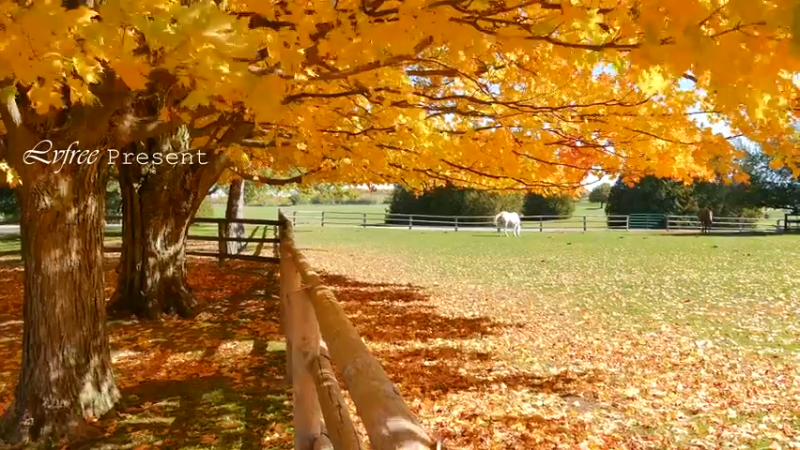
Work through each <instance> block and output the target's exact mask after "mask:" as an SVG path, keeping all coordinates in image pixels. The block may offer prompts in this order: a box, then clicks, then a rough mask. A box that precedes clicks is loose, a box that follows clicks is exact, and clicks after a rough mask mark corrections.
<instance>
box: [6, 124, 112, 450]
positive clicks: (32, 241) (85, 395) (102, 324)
mask: <svg viewBox="0 0 800 450" xmlns="http://www.w3.org/2000/svg"><path fill="white" fill-rule="evenodd" d="M28 140H29V139H20V140H17V141H11V144H12V145H14V146H15V147H17V148H32V147H31V146H29V142H28ZM69 142H70V141H67V142H55V143H54V145H53V148H54V149H66V148H67V146H68V144H69ZM81 144H84V142H81ZM96 144H97V143H90V142H86V143H85V144H84V145H92V146H91V147H90V146H83V147H81V148H98V147H96V146H94V145H96ZM34 145H35V142H34ZM17 167H19V168H20V170H21V174H22V181H23V184H22V185H21V186H19V188H18V195H19V199H20V206H21V209H22V217H21V220H20V228H21V234H22V255H23V258H24V266H25V294H24V295H25V302H24V306H23V317H24V326H23V350H22V366H21V370H20V378H19V383H18V385H17V390H16V393H15V397H14V403H13V404H12V405H11V406H10V407H9V409H8V410H6V411H5V414H4V416H3V419H2V422H0V439H2V440H4V441H6V442H7V443H12V444H13V443H20V442H28V441H37V440H43V441H44V440H49V439H50V438H56V439H58V438H60V437H66V436H74V434H75V433H76V432H77V431H78V430H81V429H84V427H83V425H85V424H86V421H85V419H86V418H88V417H99V416H101V415H103V414H104V413H106V412H107V411H109V410H110V409H111V408H112V407H113V406H114V404H115V403H116V402H117V400H118V398H119V391H118V390H117V387H116V384H115V382H114V376H113V373H112V370H111V359H110V354H109V344H108V335H107V330H106V312H105V306H106V305H105V295H104V292H103V228H102V226H103V210H104V205H105V195H104V194H105V179H104V178H105V177H104V173H103V172H104V171H105V167H107V165H106V164H105V163H103V162H102V161H101V162H100V163H98V164H82V165H81V164H77V163H72V164H70V163H67V164H65V165H64V166H63V167H62V168H61V170H60V171H58V172H57V170H58V165H57V164H56V165H55V166H52V165H46V164H44V163H35V164H32V165H27V166H24V167H23V166H22V165H17Z"/></svg>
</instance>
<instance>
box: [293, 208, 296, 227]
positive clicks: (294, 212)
mask: <svg viewBox="0 0 800 450" xmlns="http://www.w3.org/2000/svg"><path fill="white" fill-rule="evenodd" d="M295 225H297V211H292V226H295Z"/></svg>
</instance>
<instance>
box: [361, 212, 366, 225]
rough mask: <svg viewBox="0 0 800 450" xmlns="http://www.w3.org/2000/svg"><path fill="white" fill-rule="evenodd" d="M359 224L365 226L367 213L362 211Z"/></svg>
mask: <svg viewBox="0 0 800 450" xmlns="http://www.w3.org/2000/svg"><path fill="white" fill-rule="evenodd" d="M361 226H362V227H364V228H367V213H362V216H361Z"/></svg>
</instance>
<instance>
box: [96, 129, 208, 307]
mask: <svg viewBox="0 0 800 450" xmlns="http://www.w3.org/2000/svg"><path fill="white" fill-rule="evenodd" d="M188 142H189V135H188V131H187V130H186V129H185V128H181V129H180V130H178V131H177V132H176V133H175V134H173V135H168V136H162V137H159V138H157V139H151V140H150V141H149V142H147V143H144V144H143V145H142V144H136V145H135V147H136V148H135V149H134V148H130V149H128V150H127V152H132V153H149V154H151V155H152V154H153V153H155V152H161V153H163V154H164V155H166V154H169V153H174V152H179V151H186V150H187V146H188ZM187 155H188V154H187ZM191 156H192V160H191V161H190V160H189V159H188V156H187V157H186V158H187V159H186V160H184V162H183V163H180V164H174V165H172V164H166V163H164V164H159V165H156V164H151V165H138V164H131V165H125V164H121V163H120V164H118V168H119V171H120V187H121V190H122V204H123V207H122V209H123V211H124V214H123V219H122V256H121V258H120V266H119V267H118V269H117V270H118V272H119V278H118V281H117V288H116V291H115V293H114V296H113V298H112V301H111V304H110V305H109V309H110V312H112V313H113V314H123V313H128V314H134V315H136V316H137V317H140V318H143V319H149V320H157V319H158V318H159V317H160V316H161V315H162V314H170V313H177V314H178V315H179V316H181V317H184V318H191V317H194V316H195V315H196V314H197V313H198V312H199V308H200V305H199V304H198V302H197V300H196V299H195V298H194V297H193V295H192V291H191V289H190V287H189V285H188V283H187V276H186V235H187V234H188V231H189V225H190V223H191V220H192V218H193V217H194V214H195V213H196V212H197V209H198V208H199V207H200V203H201V202H202V201H203V198H204V197H205V195H206V193H207V192H208V190H209V189H210V187H211V185H213V183H214V182H215V181H216V179H217V178H219V174H220V172H221V170H220V169H219V168H218V167H217V166H218V165H217V164H216V163H215V162H214V161H211V160H210V158H211V157H212V156H210V155H204V156H202V157H201V156H200V155H197V154H192V155H191ZM122 158H123V157H122V156H120V159H119V161H124V159H122ZM203 163H205V164H203Z"/></svg>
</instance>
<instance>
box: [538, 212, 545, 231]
mask: <svg viewBox="0 0 800 450" xmlns="http://www.w3.org/2000/svg"><path fill="white" fill-rule="evenodd" d="M539 233H544V217H542V216H539Z"/></svg>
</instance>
